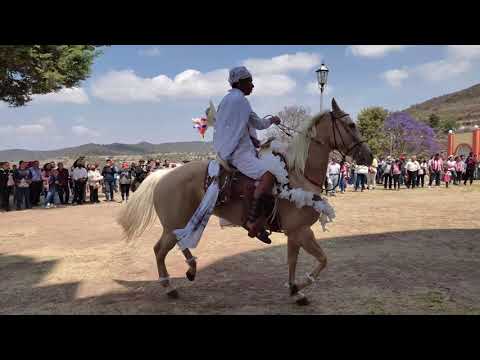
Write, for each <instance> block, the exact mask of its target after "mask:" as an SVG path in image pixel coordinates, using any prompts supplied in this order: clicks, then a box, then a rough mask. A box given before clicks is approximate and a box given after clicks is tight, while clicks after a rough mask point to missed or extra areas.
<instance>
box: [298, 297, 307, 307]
mask: <svg viewBox="0 0 480 360" xmlns="http://www.w3.org/2000/svg"><path fill="white" fill-rule="evenodd" d="M295 302H296V303H297V305H300V306H307V305H309V304H310V301H308V299H307V298H306V297H302V298H300V299H298V300H297V301H295Z"/></svg>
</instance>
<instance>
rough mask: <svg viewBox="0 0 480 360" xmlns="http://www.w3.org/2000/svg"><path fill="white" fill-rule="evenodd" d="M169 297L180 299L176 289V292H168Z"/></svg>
mask: <svg viewBox="0 0 480 360" xmlns="http://www.w3.org/2000/svg"><path fill="white" fill-rule="evenodd" d="M167 296H168V297H169V298H170V299H178V298H179V295H178V291H177V289H174V290H172V291H170V292H168V293H167Z"/></svg>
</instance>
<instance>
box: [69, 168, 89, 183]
mask: <svg viewBox="0 0 480 360" xmlns="http://www.w3.org/2000/svg"><path fill="white" fill-rule="evenodd" d="M87 177H88V175H87V169H85V168H83V167H82V168H78V167H76V168H75V169H73V173H72V179H73V180H78V179H82V178H87Z"/></svg>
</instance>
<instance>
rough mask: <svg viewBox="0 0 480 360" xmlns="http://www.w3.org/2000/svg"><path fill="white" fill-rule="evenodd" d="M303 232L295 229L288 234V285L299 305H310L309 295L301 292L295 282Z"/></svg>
mask: <svg viewBox="0 0 480 360" xmlns="http://www.w3.org/2000/svg"><path fill="white" fill-rule="evenodd" d="M300 244H301V232H298V231H295V232H292V233H289V234H288V242H287V246H288V287H289V290H290V296H292V297H293V298H294V299H295V302H296V303H297V304H298V305H308V303H309V302H308V299H307V297H306V296H305V295H304V294H303V293H301V292H300V289H299V287H298V285H297V284H296V283H295V271H296V268H297V261H298V253H299V251H300Z"/></svg>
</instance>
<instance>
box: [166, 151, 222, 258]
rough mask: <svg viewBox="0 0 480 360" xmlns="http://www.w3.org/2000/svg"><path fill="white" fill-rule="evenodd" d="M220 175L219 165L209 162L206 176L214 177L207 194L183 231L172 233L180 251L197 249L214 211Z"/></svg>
mask: <svg viewBox="0 0 480 360" xmlns="http://www.w3.org/2000/svg"><path fill="white" fill-rule="evenodd" d="M219 174H220V164H219V163H218V162H216V161H210V163H209V164H208V176H211V177H215V180H214V181H213V182H212V183H211V184H210V186H209V187H208V189H207V192H206V193H205V195H204V196H203V199H202V202H201V203H200V205H199V206H198V209H197V210H196V211H195V213H194V214H193V216H192V218H191V219H190V221H189V222H188V224H187V226H186V227H185V228H184V229H177V230H175V231H174V232H173V233H174V234H175V236H176V237H177V240H178V243H177V246H178V247H179V248H180V250H185V249H194V248H196V247H197V245H198V242H199V241H200V238H201V237H202V234H203V231H204V230H205V227H206V226H207V224H208V220H210V216H211V215H212V213H213V210H214V209H215V204H216V203H217V198H218V194H219V192H220V188H219V186H218V176H219Z"/></svg>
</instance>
